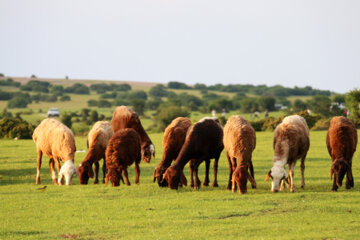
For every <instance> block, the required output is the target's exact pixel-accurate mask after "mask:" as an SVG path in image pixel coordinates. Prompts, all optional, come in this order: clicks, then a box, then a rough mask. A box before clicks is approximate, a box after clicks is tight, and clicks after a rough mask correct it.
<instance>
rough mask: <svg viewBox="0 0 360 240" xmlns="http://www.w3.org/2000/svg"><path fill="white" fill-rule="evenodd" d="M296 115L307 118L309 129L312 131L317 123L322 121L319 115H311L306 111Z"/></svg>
mask: <svg viewBox="0 0 360 240" xmlns="http://www.w3.org/2000/svg"><path fill="white" fill-rule="evenodd" d="M295 114H297V115H300V116H302V117H303V118H305V120H306V123H307V125H308V127H309V129H311V128H312V127H313V126H314V125H315V123H316V122H317V121H319V120H320V119H321V116H320V115H317V114H312V115H309V113H308V112H307V111H306V110H305V111H301V112H298V113H295Z"/></svg>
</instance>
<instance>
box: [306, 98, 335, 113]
mask: <svg viewBox="0 0 360 240" xmlns="http://www.w3.org/2000/svg"><path fill="white" fill-rule="evenodd" d="M307 106H308V108H310V109H311V111H313V112H315V113H318V114H321V115H323V116H324V117H329V116H331V112H330V107H331V100H330V98H329V97H327V96H325V95H316V96H313V97H312V98H311V99H310V100H308V101H307Z"/></svg>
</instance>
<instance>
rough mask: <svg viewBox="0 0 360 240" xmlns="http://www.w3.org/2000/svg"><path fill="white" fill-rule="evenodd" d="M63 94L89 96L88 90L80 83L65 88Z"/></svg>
mask: <svg viewBox="0 0 360 240" xmlns="http://www.w3.org/2000/svg"><path fill="white" fill-rule="evenodd" d="M65 92H67V93H75V94H90V90H89V88H88V87H87V86H86V85H84V84H82V83H75V84H74V85H72V86H71V87H67V88H65Z"/></svg>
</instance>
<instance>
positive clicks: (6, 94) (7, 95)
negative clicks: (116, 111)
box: [0, 90, 14, 101]
mask: <svg viewBox="0 0 360 240" xmlns="http://www.w3.org/2000/svg"><path fill="white" fill-rule="evenodd" d="M13 96H14V95H13V94H12V93H11V92H3V91H1V90H0V100H6V101H7V100H10V99H11V98H13Z"/></svg>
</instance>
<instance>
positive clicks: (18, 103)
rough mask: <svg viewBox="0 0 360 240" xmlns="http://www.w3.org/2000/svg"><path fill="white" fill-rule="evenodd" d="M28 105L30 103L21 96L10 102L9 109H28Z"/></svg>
mask: <svg viewBox="0 0 360 240" xmlns="http://www.w3.org/2000/svg"><path fill="white" fill-rule="evenodd" d="M27 105H28V101H27V100H26V99H25V98H22V97H20V96H18V97H14V98H12V99H11V100H9V101H8V104H7V107H8V108H26V107H27Z"/></svg>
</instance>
